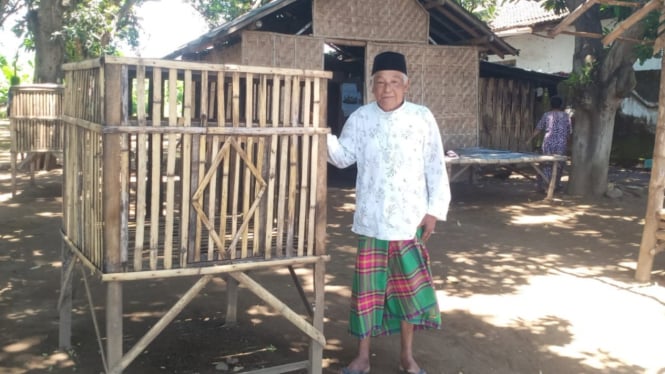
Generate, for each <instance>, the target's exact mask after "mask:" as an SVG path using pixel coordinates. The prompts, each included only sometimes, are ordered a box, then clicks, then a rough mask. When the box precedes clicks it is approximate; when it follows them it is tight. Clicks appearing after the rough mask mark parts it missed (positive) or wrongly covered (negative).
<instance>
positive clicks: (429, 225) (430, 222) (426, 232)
mask: <svg viewBox="0 0 665 374" xmlns="http://www.w3.org/2000/svg"><path fill="white" fill-rule="evenodd" d="M419 226H422V228H423V236H422V241H423V243H424V242H426V241H427V240H428V239H429V237H430V236H432V233H433V232H434V227H435V226H436V217H434V216H432V215H429V214H425V217H423V220H422V221H420V225H419Z"/></svg>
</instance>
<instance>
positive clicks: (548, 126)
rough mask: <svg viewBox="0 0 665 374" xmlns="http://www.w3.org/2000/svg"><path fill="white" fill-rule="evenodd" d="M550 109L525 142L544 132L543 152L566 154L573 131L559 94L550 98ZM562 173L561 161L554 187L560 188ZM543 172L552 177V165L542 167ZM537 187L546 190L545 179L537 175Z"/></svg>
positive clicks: (529, 142) (547, 153)
mask: <svg viewBox="0 0 665 374" xmlns="http://www.w3.org/2000/svg"><path fill="white" fill-rule="evenodd" d="M550 107H551V110H550V111H548V112H545V113H544V114H543V116H542V117H541V118H540V120H539V121H538V123H537V124H536V128H535V131H534V133H533V135H532V136H531V137H530V138H529V140H527V144H531V141H532V140H533V139H534V138H536V137H537V136H538V135H540V134H541V133H543V132H544V133H545V136H544V138H543V146H542V150H543V154H546V155H566V152H567V150H568V139H569V138H570V136H571V134H572V133H573V126H572V123H571V120H570V115H568V113H567V112H565V111H564V110H563V100H562V99H561V97H560V96H552V97H551V98H550ZM562 173H563V163H562V162H560V163H559V165H558V167H557V174H556V189H557V190H561V174H562ZM543 174H545V176H546V177H547V179H548V180H550V179H551V178H552V165H551V164H549V163H548V164H547V165H545V166H544V167H543ZM538 189H539V190H541V191H543V192H545V191H546V190H547V181H545V180H543V178H541V177H540V176H538Z"/></svg>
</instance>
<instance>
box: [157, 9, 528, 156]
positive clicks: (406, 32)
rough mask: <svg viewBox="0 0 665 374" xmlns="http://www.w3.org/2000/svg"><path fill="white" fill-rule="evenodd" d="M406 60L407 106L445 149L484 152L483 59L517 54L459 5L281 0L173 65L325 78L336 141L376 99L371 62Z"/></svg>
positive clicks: (176, 54)
mask: <svg viewBox="0 0 665 374" xmlns="http://www.w3.org/2000/svg"><path fill="white" fill-rule="evenodd" d="M386 50H392V51H397V52H400V53H403V54H404V55H405V56H406V59H407V70H408V71H409V78H410V82H411V83H410V89H409V93H408V99H409V100H411V101H414V102H416V103H421V104H424V105H426V106H428V107H429V108H430V110H432V113H433V114H434V116H435V117H436V120H437V122H438V124H439V127H440V129H441V133H442V138H443V141H444V147H445V148H446V149H453V148H464V147H475V146H478V145H479V133H478V129H479V125H478V124H479V100H478V96H479V60H480V59H481V58H482V57H483V56H484V55H487V54H495V55H499V56H501V57H503V56H505V55H514V54H517V51H516V50H515V49H514V48H512V47H511V46H510V45H508V44H507V43H505V42H503V41H502V40H501V39H500V38H498V37H496V35H494V34H493V33H492V31H491V30H490V29H489V28H488V27H487V25H485V24H484V23H483V22H482V21H480V20H478V19H477V18H476V17H474V16H473V15H472V14H470V13H469V12H467V11H466V10H464V9H463V8H462V7H461V6H460V5H459V4H457V3H456V2H454V1H444V0H388V1H385V0H382V1H380V0H367V1H356V0H334V1H333V0H275V1H271V2H270V3H268V4H267V5H265V6H263V7H261V8H258V9H255V10H254V11H251V12H249V13H247V14H245V15H243V16H241V17H239V18H237V19H235V20H233V21H231V22H228V23H226V24H223V25H221V26H219V27H217V28H215V29H213V30H211V31H210V32H208V33H206V34H204V35H202V36H201V37H199V38H197V39H196V40H193V41H191V42H189V43H187V44H186V45H184V46H182V47H180V48H178V49H176V50H175V51H173V52H172V53H170V54H168V55H167V56H166V58H181V59H182V60H190V61H201V62H211V63H237V64H243V65H258V66H274V67H288V68H302V69H316V70H325V71H330V72H331V73H332V79H331V80H330V82H329V87H328V110H327V112H328V116H327V122H328V124H329V126H330V128H331V130H332V132H333V133H339V131H341V128H342V126H343V124H344V121H345V120H346V118H347V117H348V114H349V113H350V112H351V111H352V110H353V109H354V107H356V106H357V105H360V104H363V103H367V102H370V101H372V100H373V98H372V97H371V87H370V79H371V77H370V75H369V73H368V72H369V71H371V63H372V61H373V59H374V56H375V55H377V54H379V53H381V52H383V51H386Z"/></svg>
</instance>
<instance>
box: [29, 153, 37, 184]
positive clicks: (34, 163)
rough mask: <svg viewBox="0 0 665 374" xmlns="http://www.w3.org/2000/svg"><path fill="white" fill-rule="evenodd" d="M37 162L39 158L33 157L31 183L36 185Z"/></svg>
mask: <svg viewBox="0 0 665 374" xmlns="http://www.w3.org/2000/svg"><path fill="white" fill-rule="evenodd" d="M36 164H37V160H36V159H35V158H34V157H33V158H32V161H31V162H30V185H31V186H34V185H35V165H36Z"/></svg>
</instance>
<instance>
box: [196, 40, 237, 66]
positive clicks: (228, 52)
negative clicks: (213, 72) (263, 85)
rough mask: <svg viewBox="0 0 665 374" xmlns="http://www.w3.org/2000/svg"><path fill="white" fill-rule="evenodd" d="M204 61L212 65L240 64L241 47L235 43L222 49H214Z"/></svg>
mask: <svg viewBox="0 0 665 374" xmlns="http://www.w3.org/2000/svg"><path fill="white" fill-rule="evenodd" d="M205 61H208V62H211V63H214V64H241V63H242V45H241V44H240V43H235V44H233V45H229V46H225V47H224V48H222V49H219V48H215V49H213V50H212V52H210V54H208V55H206V57H205Z"/></svg>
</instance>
